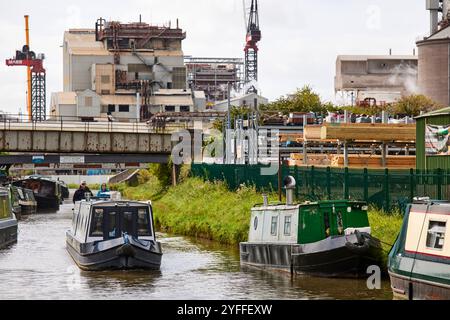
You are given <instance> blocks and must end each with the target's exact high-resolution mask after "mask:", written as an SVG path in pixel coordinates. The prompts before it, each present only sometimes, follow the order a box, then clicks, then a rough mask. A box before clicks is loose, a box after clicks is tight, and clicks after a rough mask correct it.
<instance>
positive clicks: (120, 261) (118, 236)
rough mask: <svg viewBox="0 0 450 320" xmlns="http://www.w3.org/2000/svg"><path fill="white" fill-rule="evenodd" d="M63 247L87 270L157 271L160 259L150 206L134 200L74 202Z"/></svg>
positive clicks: (160, 252) (159, 245) (158, 244)
mask: <svg viewBox="0 0 450 320" xmlns="http://www.w3.org/2000/svg"><path fill="white" fill-rule="evenodd" d="M66 247H67V251H68V252H69V254H70V255H71V256H72V258H73V260H74V261H75V263H76V264H77V265H78V266H79V267H80V268H81V269H82V270H87V271H99V270H109V269H113V270H127V269H146V270H159V268H160V265H161V259H162V250H161V244H160V243H159V242H157V241H156V233H155V229H154V225H153V212H152V206H151V204H150V203H142V202H135V201H122V200H120V201H114V200H110V199H94V198H93V199H86V200H82V201H80V202H77V203H76V204H75V209H74V214H73V220H72V228H71V230H69V231H67V233H66Z"/></svg>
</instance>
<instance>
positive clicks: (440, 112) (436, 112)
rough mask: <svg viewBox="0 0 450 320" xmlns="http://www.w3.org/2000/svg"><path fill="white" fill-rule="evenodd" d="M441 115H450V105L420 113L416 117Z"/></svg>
mask: <svg viewBox="0 0 450 320" xmlns="http://www.w3.org/2000/svg"><path fill="white" fill-rule="evenodd" d="M442 115H450V107H447V108H443V109H439V110H434V111H431V112H428V113H425V114H422V115H420V116H418V117H416V119H421V118H428V117H436V116H442Z"/></svg>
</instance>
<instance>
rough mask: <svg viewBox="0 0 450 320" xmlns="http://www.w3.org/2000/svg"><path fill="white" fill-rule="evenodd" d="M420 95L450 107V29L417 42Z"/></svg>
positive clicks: (442, 30)
mask: <svg viewBox="0 0 450 320" xmlns="http://www.w3.org/2000/svg"><path fill="white" fill-rule="evenodd" d="M417 47H418V54H419V62H418V68H419V70H418V85H419V90H420V93H422V94H424V95H426V96H428V97H429V98H431V99H433V100H434V101H436V102H437V103H439V104H441V105H443V106H450V27H446V28H444V29H441V30H439V31H437V32H436V33H434V34H433V35H431V36H430V37H428V38H425V39H424V40H421V41H419V42H417Z"/></svg>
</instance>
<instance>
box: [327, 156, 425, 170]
mask: <svg viewBox="0 0 450 320" xmlns="http://www.w3.org/2000/svg"><path fill="white" fill-rule="evenodd" d="M344 165H345V159H344V156H343V155H334V156H332V157H331V167H336V168H342V167H344ZM348 165H349V167H351V168H372V169H377V168H383V164H382V158H381V156H378V155H372V156H371V155H358V154H351V155H349V156H348ZM415 166H416V157H415V156H388V157H386V168H389V169H410V168H414V167H415Z"/></svg>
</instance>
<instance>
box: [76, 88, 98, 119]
mask: <svg viewBox="0 0 450 320" xmlns="http://www.w3.org/2000/svg"><path fill="white" fill-rule="evenodd" d="M86 98H90V99H92V105H91V106H86V104H85V102H86ZM100 113H101V99H100V96H99V95H98V94H96V93H95V92H93V91H91V90H86V91H83V92H80V93H78V94H77V116H78V117H85V118H86V117H93V118H95V117H99V116H100Z"/></svg>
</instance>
